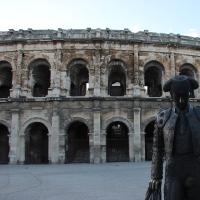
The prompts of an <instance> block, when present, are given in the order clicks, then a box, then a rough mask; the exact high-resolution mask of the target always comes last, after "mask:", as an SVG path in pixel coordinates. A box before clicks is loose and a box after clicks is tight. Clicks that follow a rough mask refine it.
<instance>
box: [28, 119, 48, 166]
mask: <svg viewBox="0 0 200 200" xmlns="http://www.w3.org/2000/svg"><path fill="white" fill-rule="evenodd" d="M25 132H26V137H25V141H26V142H25V150H26V153H25V163H27V164H46V163H48V129H47V128H46V126H45V125H44V124H42V123H40V122H34V123H32V124H30V125H29V126H28V127H27V129H26V131H25Z"/></svg>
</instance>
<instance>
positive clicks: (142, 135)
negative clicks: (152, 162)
mask: <svg viewBox="0 0 200 200" xmlns="http://www.w3.org/2000/svg"><path fill="white" fill-rule="evenodd" d="M141 144H142V158H141V160H142V161H145V132H141Z"/></svg>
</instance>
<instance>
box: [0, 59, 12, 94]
mask: <svg viewBox="0 0 200 200" xmlns="http://www.w3.org/2000/svg"><path fill="white" fill-rule="evenodd" d="M11 88H12V67H11V65H10V63H8V62H6V61H1V62H0V98H7V97H9V96H10V89H11Z"/></svg>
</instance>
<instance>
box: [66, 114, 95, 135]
mask: <svg viewBox="0 0 200 200" xmlns="http://www.w3.org/2000/svg"><path fill="white" fill-rule="evenodd" d="M76 121H80V122H82V123H84V124H86V126H87V127H88V129H89V133H92V132H93V127H92V124H91V123H90V121H89V120H88V119H85V118H83V117H72V118H69V119H68V120H66V121H65V123H64V129H65V131H67V130H68V128H69V126H70V125H71V124H72V123H73V122H76Z"/></svg>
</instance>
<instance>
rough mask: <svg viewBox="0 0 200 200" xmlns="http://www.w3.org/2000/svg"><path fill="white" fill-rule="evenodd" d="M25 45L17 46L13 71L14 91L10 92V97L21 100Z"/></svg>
mask: <svg viewBox="0 0 200 200" xmlns="http://www.w3.org/2000/svg"><path fill="white" fill-rule="evenodd" d="M23 57H24V53H23V45H22V44H18V45H17V51H16V58H15V67H14V68H13V69H12V85H13V86H12V89H11V90H10V92H11V93H10V96H11V97H13V98H19V96H20V95H21V93H22V91H21V87H22V85H21V71H22V70H21V69H22V65H23Z"/></svg>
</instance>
